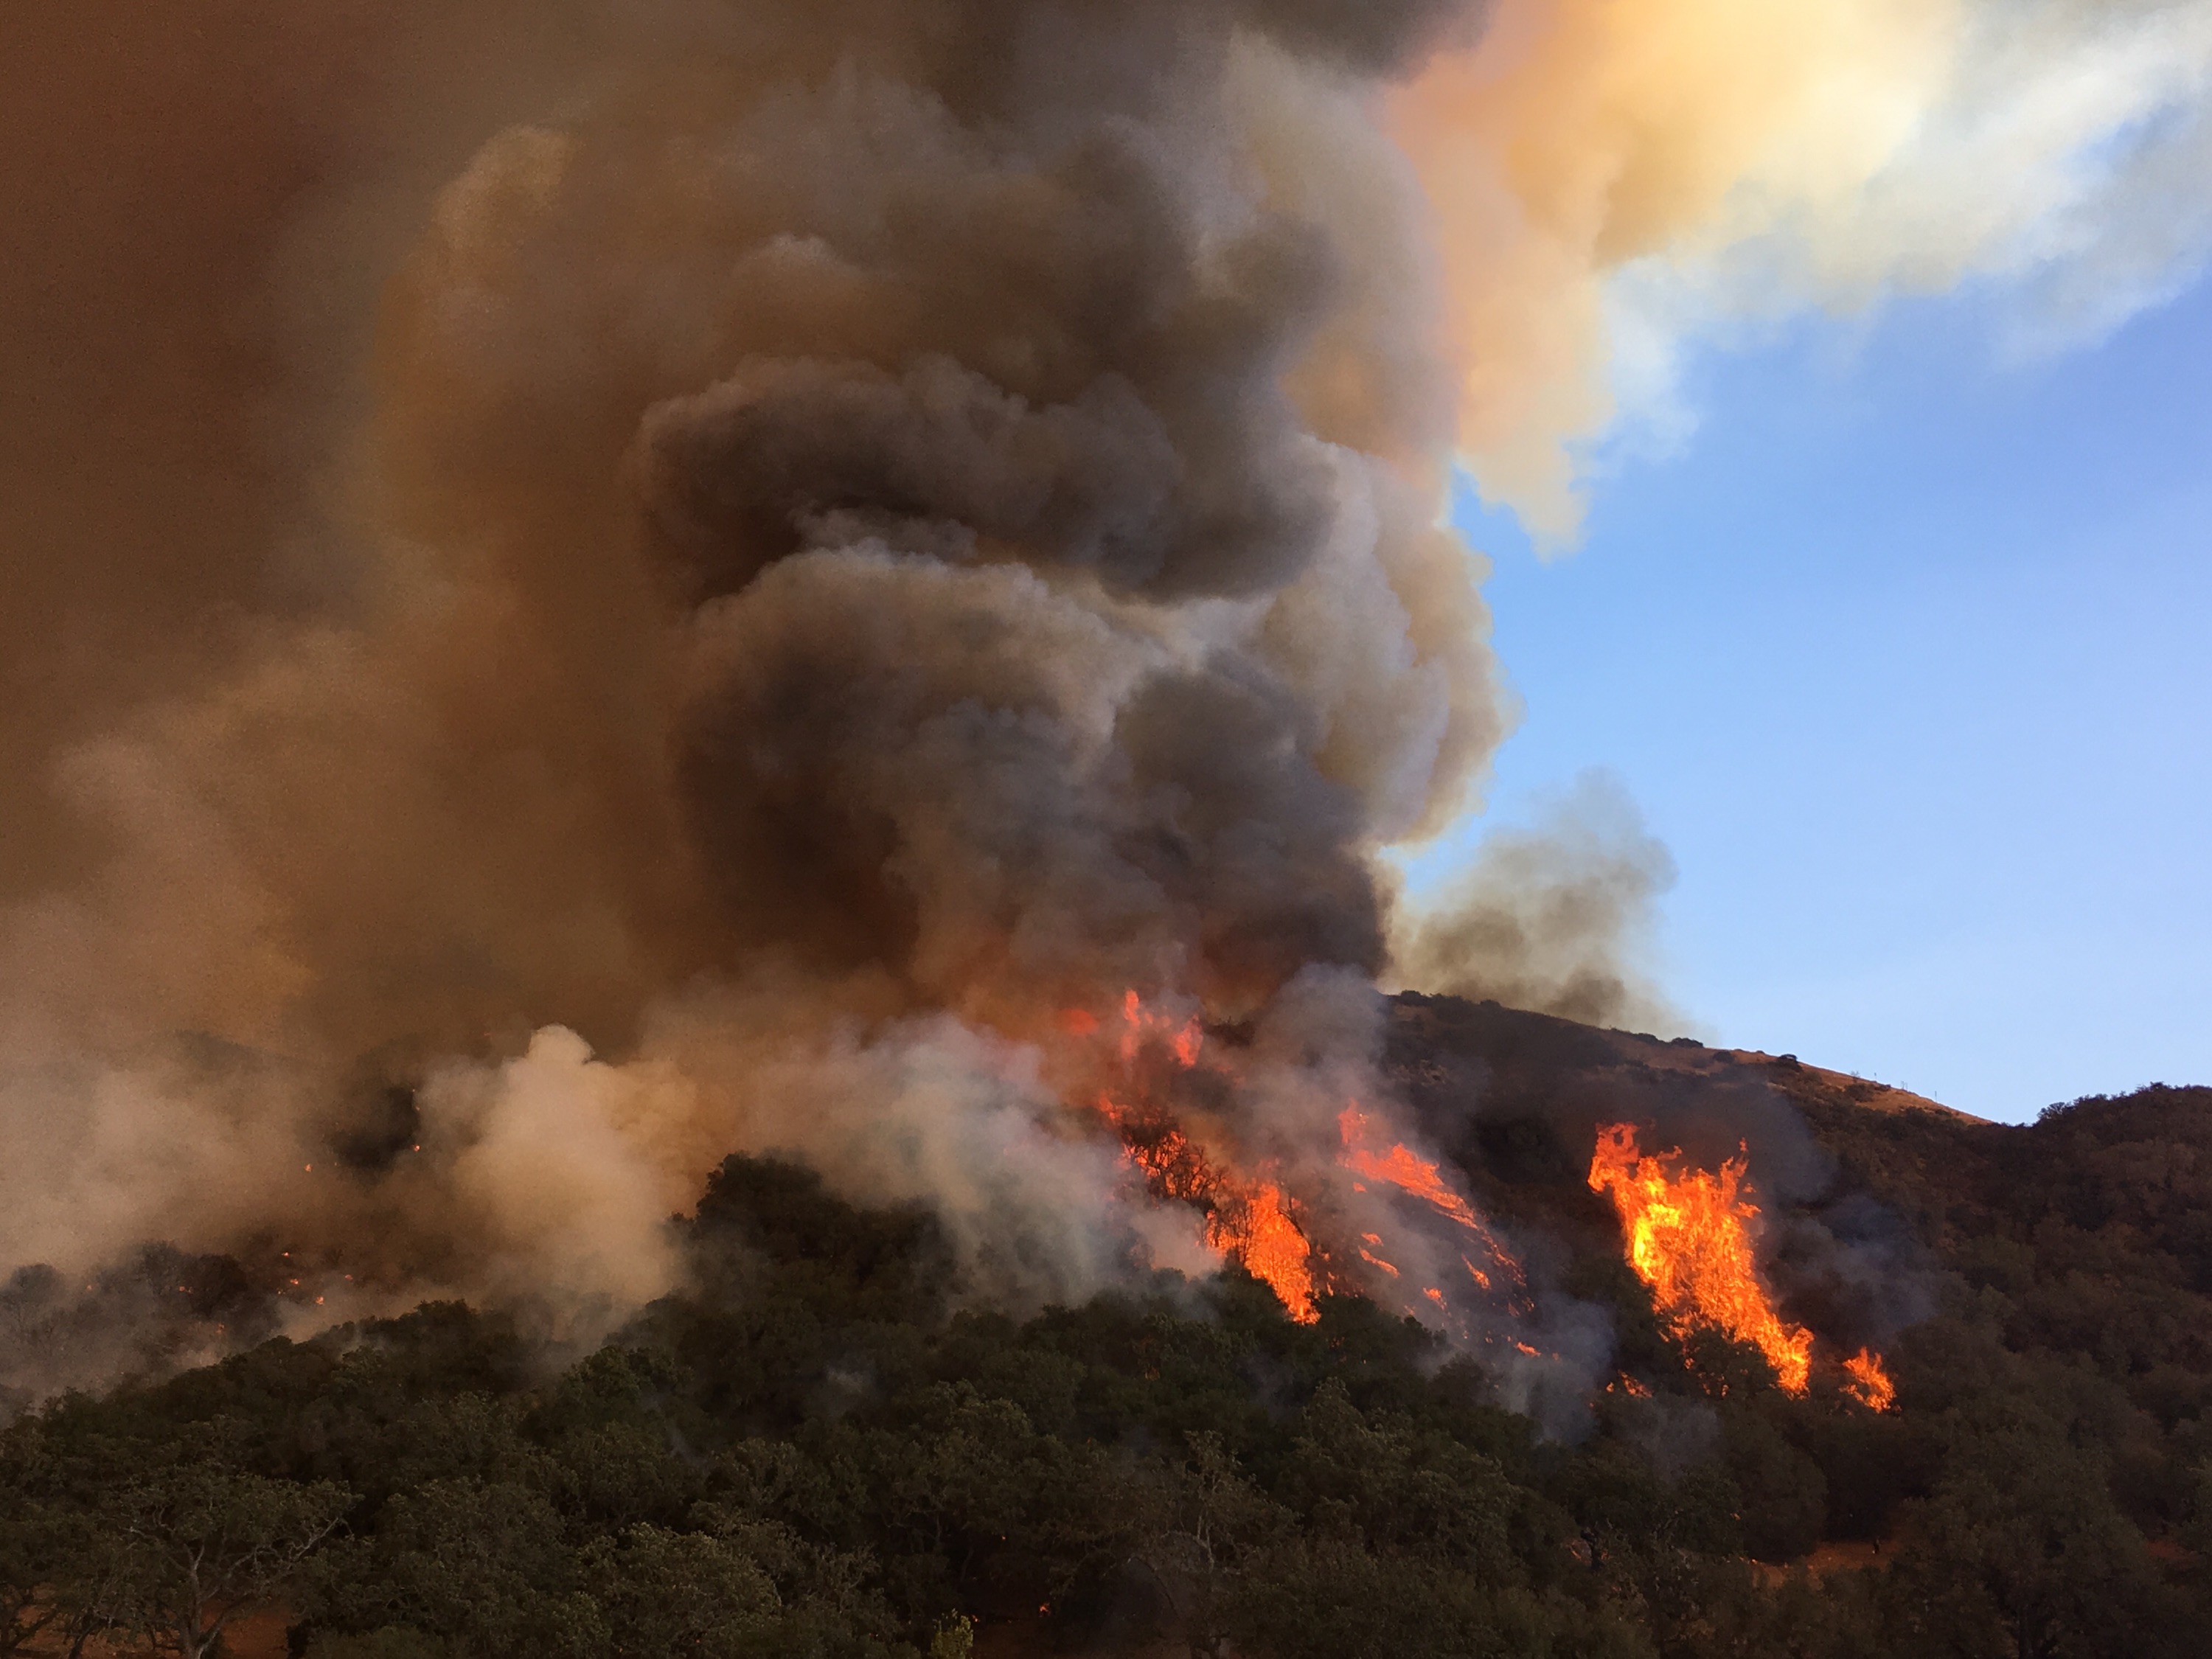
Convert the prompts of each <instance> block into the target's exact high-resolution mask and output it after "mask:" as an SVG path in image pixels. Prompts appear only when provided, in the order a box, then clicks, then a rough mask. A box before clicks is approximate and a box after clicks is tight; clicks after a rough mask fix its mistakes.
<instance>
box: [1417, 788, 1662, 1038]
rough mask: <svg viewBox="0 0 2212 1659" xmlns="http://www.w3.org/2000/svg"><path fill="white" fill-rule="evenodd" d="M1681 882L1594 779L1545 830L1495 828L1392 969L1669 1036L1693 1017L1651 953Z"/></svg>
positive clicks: (1566, 800) (1541, 826)
mask: <svg viewBox="0 0 2212 1659" xmlns="http://www.w3.org/2000/svg"><path fill="white" fill-rule="evenodd" d="M1673 884H1674V860H1673V859H1671V858H1670V857H1668V854H1667V849H1666V848H1664V847H1663V846H1662V845H1661V844H1660V843H1659V842H1657V841H1656V840H1655V839H1653V837H1652V836H1650V834H1649V832H1647V831H1646V830H1645V829H1644V825H1643V823H1642V822H1641V820H1640V818H1639V817H1638V814H1637V811H1636V809H1635V806H1634V804H1633V803H1632V802H1631V801H1630V800H1629V799H1628V798H1627V795H1626V792H1625V791H1624V790H1623V789H1622V788H1621V787H1620V784H1619V783H1618V782H1617V781H1613V779H1612V778H1611V777H1609V776H1608V775H1606V774H1604V773H1586V774H1585V775H1583V777H1582V778H1580V779H1579V780H1577V782H1576V785H1575V787H1574V788H1573V790H1572V791H1571V792H1570V793H1568V794H1566V795H1565V797H1563V798H1562V799H1559V800H1558V801H1556V802H1554V803H1553V805H1552V808H1551V811H1549V812H1548V813H1547V815H1546V816H1545V817H1544V818H1543V819H1542V820H1541V822H1540V823H1537V824H1535V825H1534V826H1533V827H1529V828H1500V829H1493V830H1492V831H1491V832H1490V833H1489V834H1488V835H1487V836H1485V837H1484V839H1483V841H1482V843H1481V845H1480V847H1479V848H1477V849H1476V853H1475V856H1474V860H1472V862H1471V863H1470V864H1469V865H1468V868H1467V870H1466V872H1464V873H1463V874H1462V876H1461V877H1460V878H1458V880H1457V881H1455V883H1454V884H1452V886H1451V888H1450V890H1449V891H1447V892H1446V893H1445V894H1443V896H1442V897H1441V898H1440V899H1439V900H1438V901H1437V902H1435V903H1434V904H1433V905H1432V906H1431V907H1429V908H1427V909H1426V910H1425V912H1424V913H1422V914H1419V915H1407V916H1405V917H1404V918H1403V919H1402V920H1401V923H1400V925H1399V927H1398V929H1397V937H1396V938H1395V940H1394V950H1393V951H1392V958H1393V960H1392V968H1393V971H1394V973H1395V976H1396V977H1397V978H1398V979H1399V980H1401V981H1403V983H1404V984H1405V985H1406V986H1407V987H1410V988H1413V989H1415V990H1423V991H1427V992H1430V993H1431V994H1437V993H1443V994H1456V995H1461V996H1467V997H1472V998H1474V999H1476V1000H1483V999H1488V1000H1492V1001H1496V1002H1500V1003H1503V1004H1504V1005H1505V1006H1507V1007H1509V1008H1526V1009H1530V1010H1532V1011H1534V1012H1537V1013H1542V1014H1557V1015H1559V1016H1560V1017H1561V1018H1566V1019H1577V1020H1581V1021H1582V1022H1583V1023H1584V1024H1589V1025H1610V1026H1613V1027H1616V1028H1620V1029H1625V1030H1641V1031H1645V1032H1656V1033H1660V1034H1664V1035H1669V1036H1671V1035H1674V1033H1676V1032H1678V1031H1680V1030H1681V1029H1682V1028H1683V1025H1684V1024H1685V1021H1684V1019H1683V1018H1682V1015H1681V1014H1680V1012H1679V1011H1678V1010H1676V1009H1675V1008H1674V1006H1673V1005H1672V1004H1670V1003H1669V1002H1668V1000H1667V998H1666V996H1665V995H1664V994H1663V993H1662V991H1661V990H1660V989H1659V987H1658V984H1657V980H1656V975H1654V974H1653V973H1652V971H1651V969H1650V954H1651V950H1652V945H1653V941H1652V939H1651V933H1652V924H1653V911H1652V906H1653V903H1654V902H1655V901H1656V899H1657V897H1658V896H1659V895H1660V894H1662V893H1663V892H1664V891H1666V890H1667V889H1668V888H1669V887H1670V886H1672V885H1673Z"/></svg>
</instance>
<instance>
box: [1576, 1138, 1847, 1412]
mask: <svg viewBox="0 0 2212 1659" xmlns="http://www.w3.org/2000/svg"><path fill="white" fill-rule="evenodd" d="M1746 1162H1747V1161H1746V1159H1745V1158H1743V1157H1741V1156H1738V1157H1735V1158H1729V1159H1727V1160H1726V1161H1725V1162H1723V1164H1722V1165H1721V1167H1720V1170H1719V1171H1718V1172H1717V1174H1716V1173H1708V1172H1707V1171H1705V1170H1683V1171H1682V1172H1681V1173H1680V1174H1669V1173H1668V1167H1667V1161H1666V1160H1664V1159H1662V1158H1652V1157H1640V1156H1638V1152H1637V1148H1636V1129H1635V1126H1634V1125H1632V1124H1627V1123H1615V1124H1612V1125H1609V1126H1607V1127H1601V1128H1600V1129H1599V1130H1598V1132H1597V1150H1596V1152H1595V1153H1594V1154H1593V1155H1592V1157H1591V1158H1590V1170H1589V1184H1590V1187H1591V1188H1592V1189H1593V1190H1594V1191H1597V1192H1603V1193H1610V1194H1612V1195H1613V1208H1614V1209H1615V1210H1616V1211H1618V1212H1620V1226H1621V1231H1622V1232H1623V1233H1624V1234H1625V1235H1626V1238H1627V1243H1628V1260H1629V1265H1630V1266H1632V1267H1634V1268H1635V1269H1636V1273H1637V1276H1638V1278H1639V1279H1643V1281H1644V1283H1645V1284H1646V1285H1650V1287H1651V1289H1652V1291H1653V1293H1654V1297H1655V1299H1656V1304H1657V1308H1658V1313H1659V1316H1660V1317H1661V1318H1662V1320H1664V1321H1665V1322H1667V1323H1668V1325H1669V1326H1671V1327H1672V1328H1674V1331H1675V1333H1676V1334H1678V1335H1679V1334H1682V1333H1684V1332H1686V1331H1687V1330H1689V1329H1690V1328H1692V1327H1694V1326H1705V1327H1707V1328H1712V1329H1716V1330H1720V1331H1723V1332H1725V1333H1727V1334H1729V1336H1732V1337H1734V1338H1735V1340H1737V1341H1739V1342H1747V1343H1749V1344H1751V1345H1752V1346H1753V1347H1755V1348H1757V1349H1758V1350H1759V1352H1761V1353H1763V1354H1765V1356H1766V1360H1767V1363H1768V1364H1771V1365H1772V1366H1773V1367H1774V1374H1775V1375H1776V1376H1778V1377H1779V1378H1780V1379H1781V1383H1782V1386H1783V1387H1784V1389H1787V1390H1789V1392H1790V1393H1791V1394H1803V1393H1804V1392H1805V1390H1806V1387H1807V1383H1808V1380H1809V1378H1810V1376H1811V1374H1812V1368H1813V1333H1812V1332H1811V1331H1809V1330H1807V1329H1806V1328H1804V1327H1803V1326H1802V1325H1792V1324H1790V1323H1789V1322H1787V1321H1785V1320H1784V1319H1783V1318H1782V1316H1780V1315H1778V1314H1777V1313H1776V1312H1775V1311H1774V1305H1773V1304H1772V1303H1771V1302H1770V1301H1769V1300H1768V1299H1767V1295H1766V1291H1765V1289H1764V1288H1763V1287H1762V1286H1761V1285H1760V1284H1759V1276H1758V1273H1756V1271H1755V1270H1754V1268H1753V1260H1752V1250H1751V1233H1750V1230H1749V1227H1748V1226H1747V1223H1749V1222H1750V1220H1751V1219H1752V1218H1753V1217H1754V1216H1756V1215H1757V1214H1758V1213H1759V1208H1758V1206H1756V1205H1754V1204H1753V1203H1751V1202H1750V1201H1749V1200H1747V1199H1745V1198H1743V1197H1742V1196H1741V1194H1740V1192H1739V1190H1738V1188H1739V1185H1740V1183H1741V1181H1742V1179H1743V1174H1744V1170H1745V1167H1746Z"/></svg>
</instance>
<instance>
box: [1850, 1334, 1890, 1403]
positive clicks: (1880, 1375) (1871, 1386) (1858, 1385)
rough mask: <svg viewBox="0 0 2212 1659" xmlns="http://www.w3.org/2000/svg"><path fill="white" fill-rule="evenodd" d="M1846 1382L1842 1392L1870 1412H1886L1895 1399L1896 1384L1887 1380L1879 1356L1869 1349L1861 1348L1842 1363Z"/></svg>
mask: <svg viewBox="0 0 2212 1659" xmlns="http://www.w3.org/2000/svg"><path fill="white" fill-rule="evenodd" d="M1844 1371H1845V1372H1846V1373H1847V1374H1848V1380H1847V1381H1846V1382H1845V1383H1844V1391H1845V1392H1846V1393H1848V1394H1850V1395H1851V1397H1852V1398H1854V1399H1855V1400H1857V1401H1858V1402H1859V1403H1860V1404H1861V1405H1863V1406H1864V1407H1867V1408H1868V1409H1869V1410H1870V1411H1877V1412H1886V1411H1887V1410H1888V1409H1889V1408H1890V1406H1891V1404H1892V1403H1893V1401H1895V1400H1896V1399H1897V1384H1896V1383H1893V1382H1891V1381H1890V1380H1889V1373H1888V1372H1887V1371H1886V1370H1883V1369H1882V1368H1881V1355H1880V1354H1878V1353H1876V1352H1875V1351H1874V1350H1873V1349H1871V1348H1861V1349H1860V1350H1859V1351H1858V1352H1857V1353H1855V1354H1853V1355H1852V1356H1851V1357H1850V1358H1849V1359H1846V1360H1845V1361H1844Z"/></svg>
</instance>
